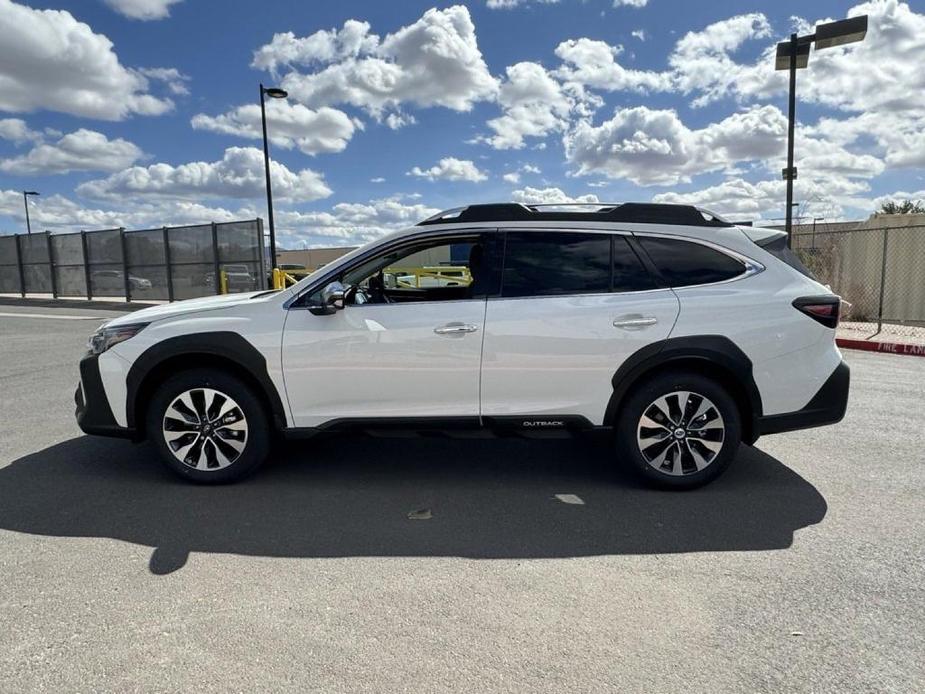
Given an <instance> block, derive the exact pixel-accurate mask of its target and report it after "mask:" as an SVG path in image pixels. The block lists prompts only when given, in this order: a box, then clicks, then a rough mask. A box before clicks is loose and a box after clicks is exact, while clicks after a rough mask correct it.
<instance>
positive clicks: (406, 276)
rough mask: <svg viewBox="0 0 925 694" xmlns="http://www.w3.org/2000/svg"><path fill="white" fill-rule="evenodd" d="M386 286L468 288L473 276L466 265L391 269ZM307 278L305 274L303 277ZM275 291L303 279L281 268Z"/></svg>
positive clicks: (275, 275) (386, 272) (276, 275)
mask: <svg viewBox="0 0 925 694" xmlns="http://www.w3.org/2000/svg"><path fill="white" fill-rule="evenodd" d="M382 272H383V276H384V278H385V286H386V288H388V289H396V288H398V287H405V288H409V289H420V288H421V287H468V286H469V285H470V284H472V274H471V273H470V272H469V268H468V267H466V266H465V265H434V266H425V267H406V268H402V267H390V268H385V269H384V270H383V271H382ZM302 276H303V277H304V276H305V275H304V274H303V275H302ZM272 279H273V289H285V288H286V287H291V286H292V285H293V284H295V283H296V282H298V281H299V280H300V279H302V277H296V276H293V275H292V274H290V273H289V272H287V271H285V270H281V269H280V268H274V269H273V277H272Z"/></svg>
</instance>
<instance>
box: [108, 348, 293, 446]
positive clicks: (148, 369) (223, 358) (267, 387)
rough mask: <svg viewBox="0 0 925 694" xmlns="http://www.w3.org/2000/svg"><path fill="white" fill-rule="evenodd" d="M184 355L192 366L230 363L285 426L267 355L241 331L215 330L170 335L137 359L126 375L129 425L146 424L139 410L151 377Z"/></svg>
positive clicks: (141, 407)
mask: <svg viewBox="0 0 925 694" xmlns="http://www.w3.org/2000/svg"><path fill="white" fill-rule="evenodd" d="M183 358H187V359H189V360H190V366H191V367H195V366H210V365H211V366H214V367H215V368H221V367H222V366H223V365H224V366H226V367H228V366H231V367H232V368H234V369H235V370H236V371H237V372H238V374H240V375H242V376H244V377H245V379H246V380H249V381H250V382H251V383H252V384H253V385H255V386H256V387H257V389H258V392H257V395H258V396H260V397H261V399H262V400H263V401H264V403H265V404H266V405H267V406H268V407H269V414H270V415H271V417H272V419H273V422H274V424H275V425H276V427H277V428H284V427H285V426H286V423H287V420H286V410H285V408H284V406H283V400H282V398H281V396H280V393H279V390H278V389H277V387H276V385H275V384H274V383H273V380H272V379H271V378H270V374H269V371H268V369H267V361H266V358H265V357H264V355H263V354H262V353H261V352H260V350H258V349H257V348H256V347H254V345H252V344H251V343H250V342H248V341H247V340H246V339H245V338H244V337H242V336H241V335H240V334H239V333H236V332H231V331H215V332H205V333H193V334H190V335H178V336H176V337H170V338H167V339H165V340H162V341H161V342H158V343H156V344H154V345H152V346H151V347H149V348H148V349H146V350H145V351H144V352H142V353H141V354H140V355H139V356H138V358H137V359H135V361H134V362H133V363H132V366H131V368H129V372H128V375H127V376H126V403H125V410H126V419H127V421H128V426H129V427H130V428H134V429H136V430H138V431H141V430H142V429H143V428H144V421H143V417H141V418H140V417H139V416H138V414H139V412H140V411H143V410H144V405H145V402H144V397H145V396H146V395H147V396H149V395H150V393H151V391H152V389H153V387H154V384H153V383H152V382H151V380H150V378H149V377H150V376H151V375H152V374H154V373H155V372H157V371H158V369H159V368H161V367H163V366H164V365H166V364H167V363H168V362H174V361H176V360H179V359H183ZM202 359H211V360H214V363H211V364H210V363H206V364H203V363H197V360H202Z"/></svg>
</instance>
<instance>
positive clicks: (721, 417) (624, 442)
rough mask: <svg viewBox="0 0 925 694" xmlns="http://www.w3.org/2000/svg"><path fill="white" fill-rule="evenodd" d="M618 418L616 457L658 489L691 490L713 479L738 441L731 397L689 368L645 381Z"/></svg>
mask: <svg viewBox="0 0 925 694" xmlns="http://www.w3.org/2000/svg"><path fill="white" fill-rule="evenodd" d="M618 416H619V418H620V420H619V422H618V424H617V451H618V454H619V456H620V458H621V460H623V461H626V462H628V463H629V464H630V466H631V467H632V468H633V469H634V470H635V471H636V472H637V473H639V474H640V475H641V476H642V477H643V478H644V479H645V480H647V481H648V482H650V483H653V484H655V485H657V486H660V487H666V488H672V489H691V488H694V487H698V486H700V485H703V484H706V483H707V482H710V481H711V480H714V479H716V478H717V477H718V476H719V475H721V474H722V473H723V472H724V471H725V470H726V468H727V467H729V464H730V463H731V462H732V461H733V459H734V458H735V455H736V452H737V450H738V448H739V443H740V441H741V423H740V417H739V410H738V407H737V406H736V403H735V400H733V398H732V396H731V395H730V394H729V393H728V391H727V390H726V389H725V388H724V387H723V385H722V384H720V383H718V382H716V381H714V380H712V379H709V378H707V377H705V376H701V375H700V374H697V373H694V372H687V371H672V372H666V373H663V374H660V375H658V376H655V377H654V378H652V379H649V380H647V381H646V382H644V383H643V384H641V385H640V386H639V387H637V388H635V389H634V390H633V392H632V393H631V394H630V396H629V397H628V398H627V400H626V401H625V404H624V406H623V407H621V411H620V413H619V415H618Z"/></svg>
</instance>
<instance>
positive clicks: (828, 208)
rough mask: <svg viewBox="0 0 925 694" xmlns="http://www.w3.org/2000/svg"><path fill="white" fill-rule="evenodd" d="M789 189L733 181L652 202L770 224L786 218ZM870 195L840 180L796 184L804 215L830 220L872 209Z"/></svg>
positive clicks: (856, 183) (773, 183) (807, 180)
mask: <svg viewBox="0 0 925 694" xmlns="http://www.w3.org/2000/svg"><path fill="white" fill-rule="evenodd" d="M785 189H786V183H785V182H784V181H782V180H779V179H775V180H761V181H758V182H755V183H753V182H749V181H746V180H744V179H742V178H730V179H728V180H726V181H723V182H722V183H720V184H717V185H715V186H709V187H707V188H703V189H701V190H696V191H691V192H687V193H675V192H671V193H660V194H658V195H655V196H653V198H652V200H653V202H664V203H676V204H689V205H698V206H700V207H704V208H706V209H708V210H710V211H712V212H715V213H716V214H719V215H722V216H725V217H727V218H731V219H756V220H760V219H765V220H767V219H773V218H775V217H776V218H778V219H779V218H781V217H783V214H784V201H785V192H786V190H785ZM868 191H869V187H868V185H867V183H866V182H864V181H855V180H849V179H847V178H844V177H839V176H827V175H823V176H818V177H810V176H806V177H804V178H799V179H797V180H796V181H795V182H794V199H795V200H797V201H800V202H801V203H802V204H801V210H802V214H806V215H814V216H818V215H823V216H825V217H826V218H827V219H835V218H838V217H840V216H841V215H842V213H843V211H844V209H845V208H846V207H848V208H853V209H863V210H869V209H871V208H872V205H871V201H870V200H869V199H867V198H866V197H865V195H866V194H867V192H868Z"/></svg>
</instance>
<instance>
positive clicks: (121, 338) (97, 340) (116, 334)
mask: <svg viewBox="0 0 925 694" xmlns="http://www.w3.org/2000/svg"><path fill="white" fill-rule="evenodd" d="M146 325H148V324H147V323H132V324H131V325H117V326H113V327H111V328H110V327H107V326H106V324H105V323H103V325H101V326H100V327H99V330H97V331H96V332H95V333H93V334H92V335H91V336H90V340H89V341H88V342H87V347H88V348H89V349H90V354H102V353H103V352H105V351H106V350H107V349H109V348H110V347H112V346H113V345H117V344H119V343H120V342H125V341H126V340H127V339H129V338H130V337H135V335H137V334H138V333H140V332H141V331H142V330H143V329H144V327H145V326H146Z"/></svg>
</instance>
